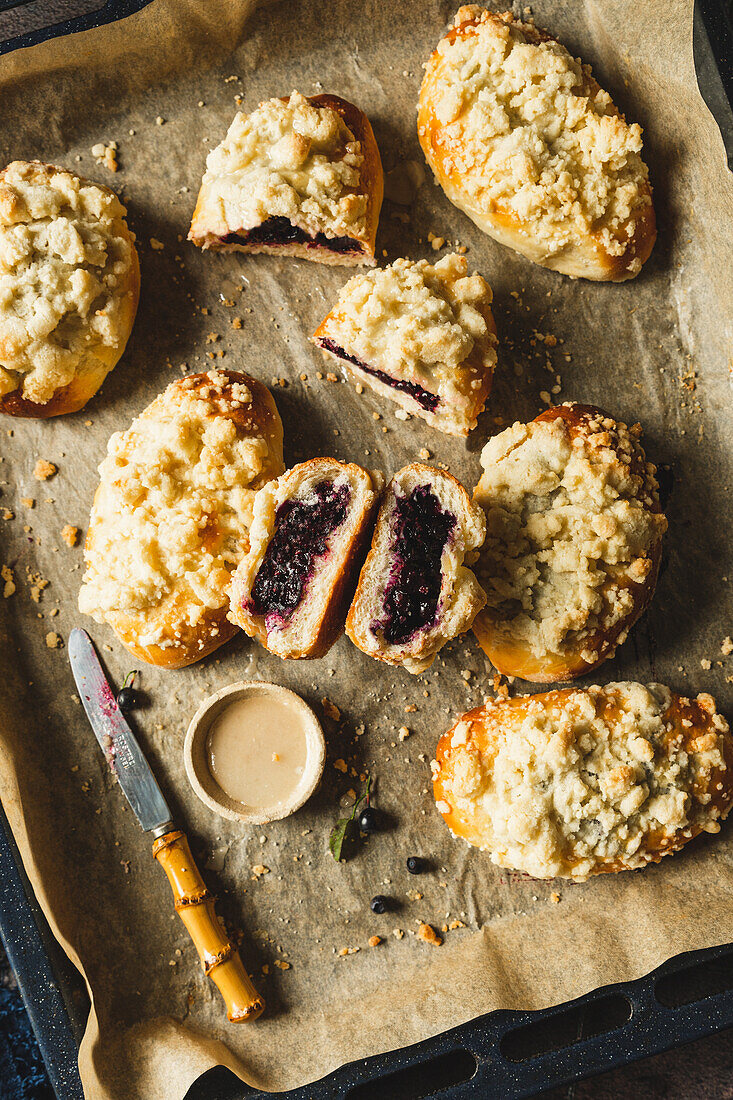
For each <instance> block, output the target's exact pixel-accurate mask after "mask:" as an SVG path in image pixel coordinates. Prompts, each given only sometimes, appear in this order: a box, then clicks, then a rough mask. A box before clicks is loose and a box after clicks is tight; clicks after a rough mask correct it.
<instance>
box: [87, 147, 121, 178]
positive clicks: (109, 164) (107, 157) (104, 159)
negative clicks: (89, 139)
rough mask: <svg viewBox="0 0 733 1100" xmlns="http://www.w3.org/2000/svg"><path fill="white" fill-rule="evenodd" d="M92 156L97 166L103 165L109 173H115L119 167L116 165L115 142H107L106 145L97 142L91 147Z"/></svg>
mask: <svg viewBox="0 0 733 1100" xmlns="http://www.w3.org/2000/svg"><path fill="white" fill-rule="evenodd" d="M92 156H93V157H94V159H95V160H96V162H97V164H101V165H103V166H104V167H105V168H106V169H107V170H108V171H109V172H116V171H117V168H118V167H119V166H118V164H117V142H116V141H108V142H107V143H106V144H105V143H104V142H103V141H98V142H97V143H96V145H93V146H92Z"/></svg>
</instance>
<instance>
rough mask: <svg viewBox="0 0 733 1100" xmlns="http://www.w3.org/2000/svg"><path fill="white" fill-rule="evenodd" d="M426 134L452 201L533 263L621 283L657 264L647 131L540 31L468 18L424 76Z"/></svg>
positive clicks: (474, 12) (479, 16)
mask: <svg viewBox="0 0 733 1100" xmlns="http://www.w3.org/2000/svg"><path fill="white" fill-rule="evenodd" d="M418 136H419V139H420V144H421V146H422V149H423V152H424V154H425V157H426V159H427V161H428V164H429V165H430V167H431V168H432V169H433V172H434V173H435V175H436V177H437V179H438V181H439V182H440V184H441V186H442V187H443V190H444V191H445V193H446V195H447V196H448V198H449V199H450V200H451V202H453V203H454V204H455V205H456V206H457V207H458V208H459V209H460V210H463V211H464V212H465V213H466V214H468V216H469V217H470V218H471V219H472V221H474V222H475V223H476V225H478V226H479V228H480V229H482V230H483V231H484V232H485V233H488V234H489V235H490V236H492V237H494V238H495V239H496V240H497V241H499V242H500V243H501V244H505V245H508V246H509V247H510V248H513V249H515V251H517V252H520V253H522V255H524V256H527V257H528V258H529V259H530V260H533V261H534V262H535V263H538V264H541V265H542V266H544V267H549V268H552V269H553V270H554V271H561V272H563V273H564V274H566V275H571V276H573V277H575V278H580V277H582V278H586V279H596V280H611V281H613V282H620V281H622V280H624V279H630V278H633V276H635V275H638V273H639V271H640V270H641V266H642V264H643V263H644V262H645V260H646V259H647V258H648V256H649V254H650V252H651V250H652V246H653V244H654V240H655V238H656V224H655V218H654V207H653V206H652V199H651V188H650V186H649V181H648V172H647V168H646V165H645V164H644V162H643V161H642V159H641V155H640V154H641V148H642V142H641V128H640V127H639V126H638V124H636V123H634V124H632V125H628V124H627V123H626V120H625V119H624V117H623V115H622V114H621V113H620V112H619V111H618V109H617V108H616V106H615V105H614V104H613V102H612V100H611V98H610V96H609V95H608V93H607V92H604V91H603V89H602V88H600V87H599V86H598V84H597V83H596V81H595V80H594V79H593V77H592V76H591V72H590V68H589V66H587V65H582V64H581V62H580V61H578V60H575V59H574V58H573V57H571V55H570V54H569V53H568V52H567V50H566V49H565V47H564V46H562V45H560V43H559V42H557V41H556V40H555V39H554V38H552V37H551V36H550V35H549V34H547V33H546V32H544V31H540V30H538V29H537V28H536V27H535V26H534V24H533V23H524V22H521V21H517V20H515V19H514V17H513V16H512V14H511V13H510V12H505V13H504V14H503V15H494V14H493V13H492V12H489V11H485V10H483V9H481V8H479V7H477V6H476V5H470V6H466V7H462V8H460V10H459V11H458V12H457V14H456V16H455V20H454V25H453V27H452V28H451V29H450V30H449V31H448V33H447V34H446V36H445V37H444V38H443V39H442V41H441V42H440V43H439V44H438V47H437V49H436V50H435V52H434V53H433V54H432V56H431V58H430V60H429V61H428V62H427V65H426V66H425V76H424V78H423V82H422V87H421V89H420V102H419V107H418Z"/></svg>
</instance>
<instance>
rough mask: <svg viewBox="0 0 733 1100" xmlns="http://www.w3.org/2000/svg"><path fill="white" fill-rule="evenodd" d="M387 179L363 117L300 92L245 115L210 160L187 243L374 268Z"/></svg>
mask: <svg viewBox="0 0 733 1100" xmlns="http://www.w3.org/2000/svg"><path fill="white" fill-rule="evenodd" d="M383 193H384V178H383V173H382V162H381V160H380V157H379V149H378V148H377V143H376V140H375V138H374V132H373V131H372V127H371V125H370V123H369V119H368V118H367V117H366V115H365V114H364V112H363V111H360V110H359V108H358V107H355V106H354V104H353V103H349V102H348V100H345V99H341V98H340V97H339V96H335V95H327V94H323V95H316V96H311V97H310V98H307V99H306V98H305V97H304V96H302V95H300V94H299V93H298V92H293V93H292V95H291V96H289V97H285V98H282V99H269V100H267V101H266V102H265V103H262V104H260V106H259V107H258V108H257V110H255V111H253V112H252V114H251V115H245V114H242V113H241V112H239V113H238V114H237V115H236V116H235V118H234V121H233V122H232V124H231V126H230V127H229V132H228V133H227V135H226V137H225V138H224V140H223V141H222V142H221V144H220V145H218V146H217V148H216V149H214V150H213V152H211V153H210V154H209V156H208V158H207V161H206V173H205V175H204V178H203V182H202V184H201V190H200V191H199V196H198V201H197V202H196V209H195V210H194V214H193V220H192V222H191V229H190V231H189V234H188V239H189V240H190V241H193V243H194V244H195V245H198V246H199V247H201V248H212V249H216V250H217V251H226V252H233V251H237V252H269V253H274V254H277V255H285V256H300V257H301V258H303V259H306V260H317V261H318V262H319V263H324V264H339V265H342V266H349V267H353V266H354V265H356V264H367V265H369V266H373V265H374V264H375V263H376V260H375V259H374V244H375V240H376V236H377V225H378V223H379V211H380V209H381V206H382V195H383Z"/></svg>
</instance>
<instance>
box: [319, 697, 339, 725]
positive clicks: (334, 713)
mask: <svg viewBox="0 0 733 1100" xmlns="http://www.w3.org/2000/svg"><path fill="white" fill-rule="evenodd" d="M321 706H322V707H323V713H324V714H325V715H326V717H327V718H331V719H332V720H333V721H334V722H338V721H339V719H340V718H341V711H340V710H339V708H338V707H337V706H336V704H335V703H332V702H331V700H330V699H329V698H328V696H324V697H323V699H321Z"/></svg>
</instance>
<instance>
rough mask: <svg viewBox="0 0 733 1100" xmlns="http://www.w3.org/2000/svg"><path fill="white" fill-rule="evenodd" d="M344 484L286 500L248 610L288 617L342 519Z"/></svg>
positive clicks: (345, 505) (347, 494)
mask: <svg viewBox="0 0 733 1100" xmlns="http://www.w3.org/2000/svg"><path fill="white" fill-rule="evenodd" d="M350 499H351V490H350V489H349V486H348V485H341V486H339V488H338V489H337V488H336V487H335V486H334V484H333V482H332V481H322V482H320V484H319V485H316V487H315V489H314V490H313V492H312V493H309V494H308V496H307V497H306V498H305V499H304V500H285V501H283V503H282V504H281V505H280V507H279V508H278V510H277V511H276V513H275V533H274V535H273V536H272V538H271V539H270V545H269V546H268V547H267V550H266V552H265V556H264V558H263V559H262V563H261V565H260V568H259V569H258V571H257V576H256V577H255V582H254V584H253V585H252V594H251V596H250V598H249V600H248V601H247V609H248V610H249V611H251V612H252V613H253V614H255V615H267V616H270V615H275V616H277V617H278V618H280V619H287V618H288V617H289V616H290V615H292V613H293V612H294V611H295V609H296V608H297V606H298V604H299V603H300V601H301V600H302V599H303V596H304V595H305V590H306V586H307V584H308V581H309V580H310V578H311V576H312V574H313V571H314V568H315V562H316V559H318V558H321V557H323V556H324V555H325V554H327V553H328V539H329V537H330V536H331V534H332V533H333V532H334V531H335V530H336V528H337V527H340V526H341V524H342V523H343V522H344V520H345V519H346V513H347V510H348V507H349V501H350Z"/></svg>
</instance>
